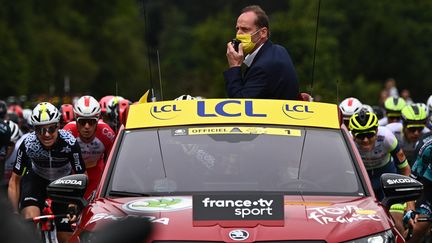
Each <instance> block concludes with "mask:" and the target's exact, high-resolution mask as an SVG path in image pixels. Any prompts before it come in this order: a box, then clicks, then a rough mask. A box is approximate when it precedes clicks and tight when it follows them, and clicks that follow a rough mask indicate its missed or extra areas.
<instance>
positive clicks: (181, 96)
mask: <svg viewBox="0 0 432 243" xmlns="http://www.w3.org/2000/svg"><path fill="white" fill-rule="evenodd" d="M174 100H196V98H195V97H193V96H190V95H180V96H179V97H177V98H175V99H174Z"/></svg>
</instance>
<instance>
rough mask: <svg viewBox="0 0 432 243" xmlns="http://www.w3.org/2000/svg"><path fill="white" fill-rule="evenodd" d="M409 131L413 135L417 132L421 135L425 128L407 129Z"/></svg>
mask: <svg viewBox="0 0 432 243" xmlns="http://www.w3.org/2000/svg"><path fill="white" fill-rule="evenodd" d="M407 129H408V131H409V132H411V133H415V132H419V133H421V132H422V131H423V129H424V127H423V126H421V127H407Z"/></svg>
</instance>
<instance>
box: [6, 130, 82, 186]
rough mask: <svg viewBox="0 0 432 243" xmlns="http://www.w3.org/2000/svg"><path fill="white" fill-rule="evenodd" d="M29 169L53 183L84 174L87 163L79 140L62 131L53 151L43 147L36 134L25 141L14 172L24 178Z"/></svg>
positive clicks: (19, 149)
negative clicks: (72, 174)
mask: <svg viewBox="0 0 432 243" xmlns="http://www.w3.org/2000/svg"><path fill="white" fill-rule="evenodd" d="M28 169H31V170H32V171H33V172H34V173H35V174H37V175H39V176H40V177H42V178H44V179H46V180H50V181H52V180H55V179H58V178H60V177H63V176H66V175H70V174H71V173H72V172H74V173H84V172H85V163H84V160H83V159H82V156H81V150H80V146H79V144H78V143H77V140H76V139H75V138H74V136H72V134H70V133H69V132H67V131H65V130H62V129H60V130H59V131H58V138H57V141H56V142H55V143H54V145H53V146H52V148H51V149H45V148H44V147H43V146H42V144H41V142H40V141H39V139H38V138H37V136H36V133H35V132H32V133H30V135H28V136H27V137H26V138H25V139H24V141H23V142H22V143H21V145H20V147H19V148H18V152H17V157H16V160H15V164H14V168H13V170H14V172H15V173H16V174H18V175H21V176H22V175H24V173H25V172H26V170H28Z"/></svg>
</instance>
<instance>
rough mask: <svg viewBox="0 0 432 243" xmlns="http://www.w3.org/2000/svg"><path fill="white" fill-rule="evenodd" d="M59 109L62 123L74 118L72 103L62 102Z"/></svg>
mask: <svg viewBox="0 0 432 243" xmlns="http://www.w3.org/2000/svg"><path fill="white" fill-rule="evenodd" d="M60 110H61V114H62V116H61V118H62V122H63V123H64V124H66V123H69V122H71V121H73V120H74V112H73V105H71V104H63V105H62V106H61V107H60Z"/></svg>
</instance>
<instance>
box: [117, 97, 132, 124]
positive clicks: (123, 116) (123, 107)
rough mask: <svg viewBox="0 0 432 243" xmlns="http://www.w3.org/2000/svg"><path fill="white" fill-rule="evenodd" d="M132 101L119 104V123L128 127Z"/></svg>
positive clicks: (121, 101)
mask: <svg viewBox="0 0 432 243" xmlns="http://www.w3.org/2000/svg"><path fill="white" fill-rule="evenodd" d="M130 103H131V102H130V101H129V100H127V99H124V100H120V101H119V102H118V111H119V121H120V122H121V123H122V124H123V125H125V126H126V120H127V115H128V112H129V106H130Z"/></svg>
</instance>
